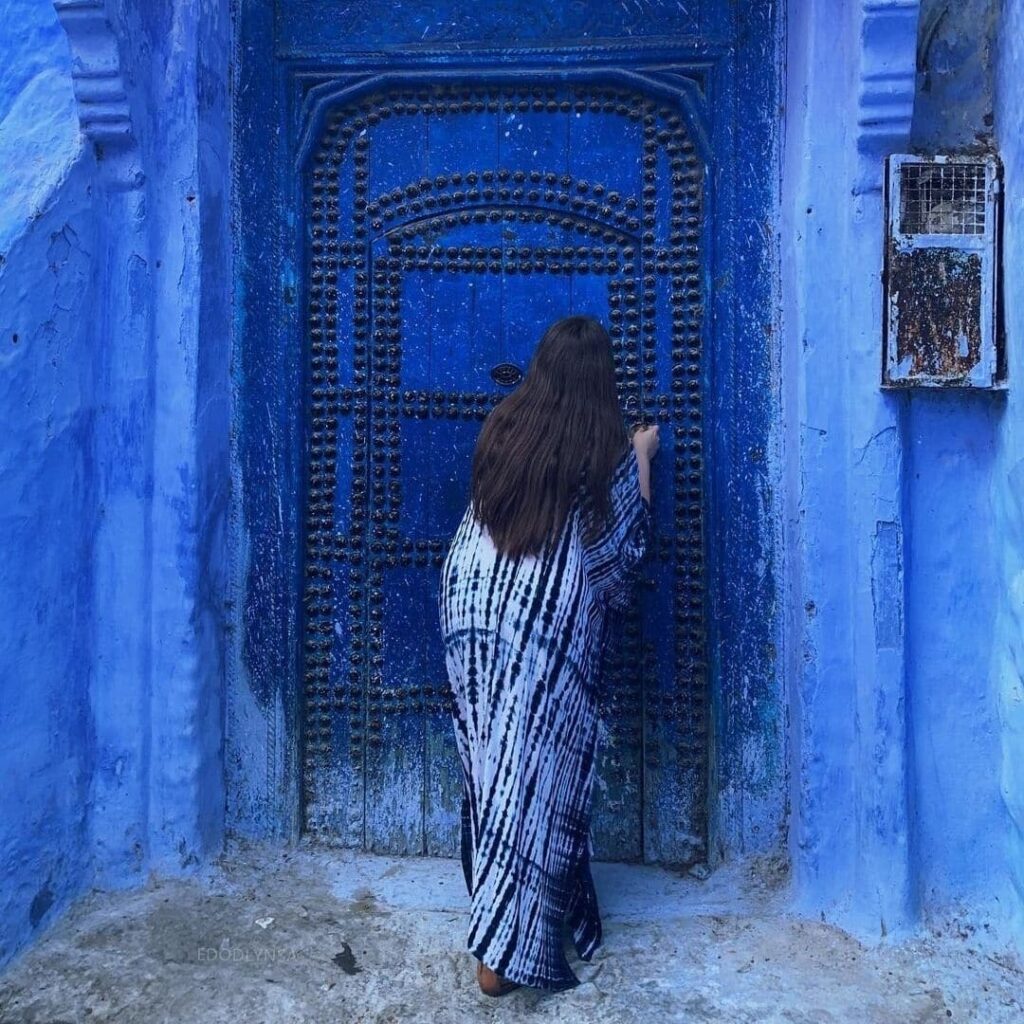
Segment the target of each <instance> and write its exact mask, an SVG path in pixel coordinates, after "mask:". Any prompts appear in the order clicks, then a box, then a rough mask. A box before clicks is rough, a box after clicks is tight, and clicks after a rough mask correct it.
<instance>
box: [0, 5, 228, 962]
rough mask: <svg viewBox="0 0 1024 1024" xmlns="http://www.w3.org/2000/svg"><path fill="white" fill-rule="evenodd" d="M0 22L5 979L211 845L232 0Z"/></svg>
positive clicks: (222, 617) (217, 803) (219, 709)
mask: <svg viewBox="0 0 1024 1024" xmlns="http://www.w3.org/2000/svg"><path fill="white" fill-rule="evenodd" d="M54 6H56V7H57V8H58V9H61V10H62V11H63V9H64V8H65V7H67V8H70V10H69V12H68V13H67V16H66V18H65V25H64V28H62V27H61V25H60V24H59V23H58V18H57V15H56V14H55V13H54ZM14 7H15V8H16V9H14V10H10V9H8V10H6V11H5V16H6V17H8V18H9V19H10V20H11V21H12V22H17V23H18V24H19V26H21V30H20V31H19V33H18V34H17V36H16V37H14V36H10V35H8V36H5V37H4V40H3V43H2V44H0V45H2V47H3V49H2V50H0V166H3V167H4V168H5V190H4V196H3V197H2V199H0V257H2V258H0V360H2V365H3V373H2V375H0V389H2V394H0V408H2V409H3V416H4V422H3V429H2V431H0V488H2V495H0V515H2V516H3V519H4V524H3V525H4V530H3V534H2V536H3V544H4V552H3V557H2V559H0V612H2V615H3V621H4V623H5V630H4V632H3V634H2V636H0V688H2V694H0V735H2V737H3V741H2V743H0V777H2V778H3V779H4V781H5V785H4V787H3V788H2V791H0V857H2V861H3V864H4V875H3V880H2V883H0V962H3V961H4V960H6V959H8V958H9V957H10V956H11V955H13V954H14V953H15V952H16V951H17V950H18V949H19V948H21V947H22V946H23V945H24V944H25V943H26V942H27V941H29V940H30V939H31V938H32V937H33V936H35V935H37V934H38V932H39V930H40V929H42V928H44V927H46V926H47V925H48V924H49V923H50V922H51V921H52V920H53V919H54V917H55V916H56V915H57V914H58V913H59V911H60V910H61V908H63V907H64V906H66V905H67V904H68V902H69V901H70V900H71V899H72V898H73V897H74V896H75V895H76V894H77V893H78V892H80V891H81V890H82V889H83V888H85V887H87V886H89V885H92V884H97V885H101V886H123V885H132V884H137V883H139V882H140V881H143V880H144V879H145V878H146V876H147V874H148V873H150V872H171V873H177V872H182V871H189V870H193V869H194V868H195V867H196V866H197V865H198V864H200V863H201V862H202V861H203V860H204V859H205V858H207V857H208V856H210V855H212V854H213V853H216V852H217V851H218V850H219V849H220V848H221V842H222V830H223V807H224V789H223V759H222V749H221V737H222V731H223V730H222V716H223V673H224V649H225V637H226V596H225V586H226V578H227V573H226V559H227V554H226V550H227V546H226V543H225V540H224V536H225V530H226V519H227V506H228V501H227V499H228V489H229V472H228V448H229V440H230V431H229V426H228V424H229V416H230V413H229V403H228V397H229V396H228V388H227V380H228V364H229V350H228V346H229V337H230V333H229V329H228V315H227V308H228V296H229V292H230V284H229V282H230V270H229V264H230V258H229V254H230V243H229V239H230V224H229V219H228V212H227V210H228V206H227V202H226V198H225V197H226V192H227V189H228V170H227V168H228V151H229V134H228V116H227V66H228V50H229V45H230V32H229V25H228V13H227V4H226V2H225V3H218V2H215V0H211V2H205V3H203V4H200V5H194V4H191V3H185V2H173V0H166V2H163V0H161V2H145V3H141V2H140V3H134V2H124V3H121V4H119V5H114V4H110V5H108V6H106V7H104V5H103V4H102V3H98V4H96V5H95V6H94V7H93V8H92V9H90V10H88V11H86V12H85V13H84V14H83V11H82V9H81V5H74V4H70V5H68V4H65V3H64V0H58V2H57V3H56V5H52V4H50V3H49V2H47V0H14ZM65 29H66V32H65ZM99 72H102V74H98V73H99ZM97 83H98V84H97ZM97 90H99V91H97ZM76 92H77V94H78V97H79V99H80V100H81V101H82V102H81V104H80V105H78V106H76V104H75V94H76ZM97 110H99V111H100V112H101V113H102V114H103V116H102V117H100V118H97V117H96V116H95V113H96V111H97Z"/></svg>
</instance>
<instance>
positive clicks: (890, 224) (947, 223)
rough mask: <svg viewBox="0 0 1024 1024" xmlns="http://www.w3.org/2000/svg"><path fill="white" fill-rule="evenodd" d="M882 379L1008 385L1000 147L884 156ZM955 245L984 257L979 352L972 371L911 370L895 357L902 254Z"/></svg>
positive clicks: (900, 383) (898, 383)
mask: <svg viewBox="0 0 1024 1024" xmlns="http://www.w3.org/2000/svg"><path fill="white" fill-rule="evenodd" d="M885 197H886V236H887V237H886V245H885V265H884V269H883V283H884V307H883V319H884V339H883V346H882V387H883V388H886V387H888V388H905V387H908V386H960V387H963V386H966V387H974V388H999V387H1004V386H1005V353H1004V352H1003V350H1002V324H1001V316H1000V270H1001V268H1000V266H999V258H1000V253H999V232H1000V227H1001V215H1002V210H1001V197H1002V168H1001V165H1000V163H999V160H998V158H997V157H996V156H995V155H994V154H989V153H984V154H964V155H959V154H958V155H955V156H953V155H929V156H921V155H920V154H903V153H900V154H894V155H892V156H890V157H888V159H887V160H886V177H885ZM926 249H954V250H957V251H960V252H964V253H971V254H976V255H977V258H978V259H979V261H980V265H981V288H982V293H981V309H980V319H981V322H980V334H981V358H979V360H978V362H977V364H976V365H975V366H973V367H972V368H971V371H970V373H969V374H967V375H966V376H951V377H946V376H936V375H925V374H915V375H913V376H911V375H908V374H906V373H904V372H902V371H901V369H900V367H899V365H898V359H897V334H898V330H899V322H898V307H897V303H896V301H895V299H896V295H897V293H896V291H895V285H894V282H893V281H892V278H891V274H892V265H891V264H892V261H893V257H894V256H895V255H896V254H904V253H911V252H915V251H921V250H926Z"/></svg>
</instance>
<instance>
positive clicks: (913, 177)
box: [900, 163, 986, 235]
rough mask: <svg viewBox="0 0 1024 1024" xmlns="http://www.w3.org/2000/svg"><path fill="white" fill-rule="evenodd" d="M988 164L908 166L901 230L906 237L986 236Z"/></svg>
mask: <svg viewBox="0 0 1024 1024" xmlns="http://www.w3.org/2000/svg"><path fill="white" fill-rule="evenodd" d="M985 184H986V182H985V165H984V164H970V163H955V164H933V163H920V164H911V163H904V164H903V165H902V167H901V168H900V231H901V232H902V233H903V234H905V235H920V234H931V235H983V234H984V233H985Z"/></svg>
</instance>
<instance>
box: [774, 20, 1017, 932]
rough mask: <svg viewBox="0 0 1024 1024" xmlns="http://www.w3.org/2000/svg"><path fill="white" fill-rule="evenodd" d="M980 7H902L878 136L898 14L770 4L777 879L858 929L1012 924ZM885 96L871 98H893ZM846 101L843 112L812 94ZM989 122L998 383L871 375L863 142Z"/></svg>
mask: <svg viewBox="0 0 1024 1024" xmlns="http://www.w3.org/2000/svg"><path fill="white" fill-rule="evenodd" d="M998 6H999V5H998V4H996V3H995V2H988V0H986V2H982V0H978V2H973V3H968V4H959V5H958V4H949V3H936V2H931V0H926V2H925V3H923V4H922V5H921V11H920V22H919V24H918V26H917V32H916V38H911V39H909V40H906V39H905V40H904V41H903V44H904V46H907V45H910V46H913V47H914V49H916V73H914V61H913V59H911V61H910V63H909V64H908V65H907V66H908V69H909V70H908V75H910V74H912V77H908V80H907V82H906V84H905V97H906V101H912V103H913V110H912V113H913V117H912V120H911V119H910V118H909V114H910V111H909V110H907V111H906V116H907V118H908V120H907V133H906V136H905V137H903V138H902V139H892V140H884V141H885V142H886V145H885V146H883V147H881V148H879V149H877V150H876V149H874V148H873V146H872V144H871V137H870V136H871V133H872V132H873V131H875V130H878V129H876V127H875V126H877V125H884V123H885V120H884V118H874V117H873V116H872V115H873V114H875V113H878V112H879V111H884V109H885V106H884V104H883V103H881V102H875V103H874V105H873V106H872V104H870V103H866V100H865V97H866V96H867V97H868V99H870V98H871V96H872V88H873V87H872V86H871V84H870V83H871V80H872V79H871V76H872V74H873V73H875V72H883V73H889V75H890V78H889V79H887V81H889V82H891V81H892V77H891V72H892V70H893V67H892V65H891V63H890V62H891V60H892V53H893V52H894V50H895V48H896V47H898V45H899V43H900V40H899V37H898V34H897V32H896V31H895V29H894V28H892V27H890V30H889V31H888V32H887V33H886V34H885V35H884V36H883V35H882V34H881V31H880V29H879V34H878V35H877V36H876V35H874V34H873V33H874V32H875V28H877V27H878V26H875V27H872V26H871V24H870V22H871V18H872V16H875V17H880V15H878V14H877V10H878V8H877V6H876V7H874V8H873V9H872V8H870V7H868V6H867V5H861V4H859V3H847V4H844V5H842V6H841V7H839V6H836V7H832V6H830V7H829V9H828V11H827V12H826V11H824V9H823V8H822V7H821V5H815V4H813V3H794V4H791V6H790V22H789V29H790V36H789V58H790V59H789V64H788V69H787V75H788V81H787V92H788V95H789V99H790V106H789V107H788V114H787V142H788V145H787V152H786V158H785V162H784V168H783V207H782V222H781V231H782V237H783V242H782V246H783V258H782V274H783V317H784V321H785V324H786V331H785V338H786V343H785V346H784V350H783V353H782V382H783V395H784V414H783V431H784V435H785V438H786V448H787V450H788V453H789V454H788V456H787V457H786V460H785V464H784V475H785V478H786V480H787V488H786V490H787V516H786V525H785V532H786V536H787V542H786V550H787V558H788V564H789V574H788V579H787V585H788V597H787V615H788V628H787V634H788V642H787V650H788V653H787V666H788V671H789V678H790V685H791V723H792V730H791V737H790V739H791V753H790V766H791V782H792V785H791V801H792V808H793V816H792V824H791V832H790V851H791V856H792V863H793V882H794V885H793V899H794V906H795V908H796V909H798V910H800V911H801V912H804V913H809V914H815V915H821V916H822V917H824V918H826V919H829V920H834V921H836V922H838V923H840V924H843V925H845V926H847V927H850V928H852V929H854V930H855V931H857V932H858V933H860V934H862V935H864V936H865V937H868V938H885V937H887V936H892V935H894V934H900V933H905V932H907V931H908V930H910V929H912V928H914V927H916V925H917V924H918V923H919V922H921V921H924V922H925V923H927V924H928V925H929V926H932V927H935V928H940V929H941V928H950V929H954V930H956V931H958V932H965V933H968V934H975V935H977V936H978V938H979V939H987V940H991V941H994V942H997V943H999V942H1005V941H1014V940H1016V941H1018V942H1020V941H1021V940H1022V939H1024V927H1022V924H1024V898H1022V893H1024V887H1022V885H1021V873H1022V865H1024V857H1022V853H1024V846H1022V837H1024V831H1022V824H1024V815H1022V807H1024V788H1022V774H1021V769H1020V765H1021V764H1022V763H1024V745H1022V742H1024V692H1022V687H1021V668H1020V666H1021V664H1022V663H1024V662H1022V658H1021V644H1022V631H1021V619H1022V615H1021V608H1022V596H1024V595H1022V580H1024V576H1021V575H1020V570H1021V564H1022V540H1024V538H1022V534H1021V529H1022V515H1021V512H1022V502H1024V489H1022V486H1021V485H1022V481H1024V468H1022V467H1024V461H1022V459H1021V448H1020V444H1021V432H1022V429H1024V418H1022V413H1021V410H1020V409H1019V408H1018V406H1019V404H1020V403H1019V395H1017V392H1018V391H1019V386H1018V385H1019V380H1018V383H1017V384H1015V383H1014V380H1015V379H1017V378H1019V377H1020V374H1021V372H1022V369H1024V368H1022V366H1021V362H1020V356H1019V354H1018V353H1017V352H1016V351H1015V349H1017V348H1019V347H1020V344H1021V341H1022V339H1024V334H1022V326H1024V325H1022V321H1021V316H1020V312H1021V310H1020V308H1019V306H1020V299H1021V294H1020V287H1019V281H1018V279H1017V278H1018V275H1016V274H1015V270H1014V268H1015V267H1016V264H1017V258H1018V257H1019V254H1020V242H1019V239H1018V238H1017V234H1018V233H1019V229H1020V228H1019V225H1020V219H1021V202H1022V185H1021V181H1020V179H1019V175H1020V173H1021V170H1020V168H1019V166H1018V165H1019V162H1020V154H1019V146H1020V143H1019V139H1018V138H1017V137H1016V134H1015V132H1016V133H1017V134H1019V128H1018V126H1019V113H1018V111H1019V109H1020V107H1019V104H1020V101H1021V98H1022V96H1021V94H1022V91H1024V76H1022V75H1021V72H1020V70H1019V68H1020V66H1021V65H1020V56H1021V54H1020V28H1021V14H1020V10H1019V8H1020V5H1019V4H1017V5H1015V6H1016V8H1017V9H1016V10H1011V7H1012V6H1014V5H1008V7H1007V15H1006V16H1007V22H1006V23H1005V24H1003V25H1002V26H999V25H998ZM837 19H838V21H839V23H840V24H844V25H845V26H846V31H845V32H843V33H841V34H840V40H839V42H838V43H837V42H836V39H835V24H836V21H837ZM865 26H866V27H865ZM904 27H905V28H908V27H909V26H904ZM883 44H884V45H883ZM825 52H828V53H829V55H830V57H829V59H828V60H823V59H822V54H824V53H825ZM909 52H910V54H911V58H913V55H914V51H913V50H910V51H909ZM872 54H875V56H874V57H873V56H872ZM865 82H866V83H868V85H867V86H865V84H864V83H865ZM899 92H900V88H899V85H898V84H897V85H895V86H893V87H892V89H891V93H892V95H891V96H890V97H889V100H887V101H886V102H891V103H892V104H894V105H893V106H892V107H891V108H890V112H893V113H895V112H898V110H899V109H901V108H900V107H899V106H898V104H900V103H905V100H903V99H901V98H900V96H899ZM858 108H859V114H860V116H859V117H858V118H856V119H855V118H854V117H852V116H849V117H843V118H834V117H830V116H829V114H828V111H829V110H830V109H831V110H835V109H843V110H849V111H851V112H852V111H854V110H858ZM883 130H884V129H883ZM993 131H994V133H995V141H996V142H998V143H999V144H1000V145H1001V146H1002V148H1003V156H1004V159H1005V160H1006V165H1007V193H1008V194H1007V248H1006V255H1005V259H1004V266H1005V268H1006V270H1007V326H1008V346H1009V352H1010V366H1011V371H1010V373H1011V386H1010V390H1009V392H1007V393H1005V394H995V393H990V394H985V393H977V394H969V393H964V392H963V391H960V392H955V393H942V392H934V391H933V392H930V393H925V392H904V393H899V394H894V393H885V392H882V391H881V390H880V389H879V387H878V383H879V363H880V357H879V346H880V341H881V308H882V306H881V294H880V293H881V280H880V276H879V272H880V271H881V266H882V260H881V246H882V239H883V213H884V206H883V197H882V193H881V174H880V168H881V163H880V158H881V156H882V154H883V153H884V152H887V151H891V149H892V148H897V149H907V148H910V149H921V150H922V151H957V150H962V149H965V148H973V147H985V146H987V145H990V144H992V142H993ZM1014 368H1016V378H1015V377H1014V373H1015V370H1014Z"/></svg>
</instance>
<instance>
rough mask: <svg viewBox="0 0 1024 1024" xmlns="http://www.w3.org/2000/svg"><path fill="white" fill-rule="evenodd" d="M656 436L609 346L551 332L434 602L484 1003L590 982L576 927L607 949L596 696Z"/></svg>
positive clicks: (473, 946) (503, 406) (572, 325)
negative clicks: (574, 964)
mask: <svg viewBox="0 0 1024 1024" xmlns="http://www.w3.org/2000/svg"><path fill="white" fill-rule="evenodd" d="M657 448H658V428H657V426H652V427H648V428H644V429H634V432H633V433H632V442H631V443H630V438H629V436H627V433H626V428H625V424H624V422H623V417H622V412H621V410H620V408H619V403H618V397H617V394H616V389H615V363H614V357H613V354H612V346H611V339H610V338H609V337H608V333H607V331H606V330H605V329H604V327H603V326H602V325H601V323H600V322H599V321H597V320H595V319H594V318H592V317H587V316H570V317H566V318H565V319H562V320H559V321H557V322H555V323H553V324H552V325H551V326H550V327H549V328H548V329H547V331H545V333H544V336H543V337H542V338H541V340H540V343H539V345H538V346H537V349H536V351H535V353H534V355H533V359H532V360H531V362H530V366H529V369H528V371H527V373H526V376H525V377H524V379H523V381H522V383H521V384H520V385H519V387H518V388H517V389H516V390H515V391H514V392H513V393H512V394H511V395H509V396H508V397H506V398H505V399H504V400H503V401H502V402H501V403H500V404H499V405H497V406H496V407H495V409H494V410H493V411H492V412H491V413H490V415H489V416H488V417H487V420H486V422H485V423H484V426H483V429H482V430H481V432H480V436H479V438H478V440H477V443H476V449H475V451H474V454H473V468H472V484H471V488H470V490H471V500H470V502H469V506H468V508H467V509H466V512H465V515H464V516H463V518H462V521H461V523H460V524H459V527H458V529H457V530H456V533H455V537H454V539H453V540H452V543H451V547H450V549H449V551H448V554H447V556H446V558H445V561H444V564H443V566H442V570H441V582H440V589H439V592H438V600H439V610H440V616H441V630H442V634H443V638H444V643H445V660H446V666H447V671H448V678H449V682H450V684H451V689H452V693H453V696H454V702H453V705H452V717H453V721H454V724H455V735H456V744H457V747H458V752H459V758H460V761H461V762H462V770H463V783H464V791H463V799H462V868H463V873H464V875H465V879H466V888H467V890H468V892H469V895H470V900H471V912H470V928H469V939H468V948H469V949H470V950H471V951H472V952H473V953H474V955H475V956H476V957H477V959H478V961H479V963H478V965H477V979H478V981H479V984H480V987H481V989H482V990H483V991H484V992H485V993H487V994H488V995H502V994H504V993H505V992H507V991H510V990H511V989H513V988H518V987H519V986H520V985H528V986H532V987H535V988H541V989H556V990H557V989H565V988H571V987H573V986H575V985H578V984H579V978H577V977H576V975H575V974H574V973H573V971H572V968H571V967H570V966H569V962H568V960H567V959H566V956H565V952H564V950H563V945H562V944H563V926H564V925H567V926H568V928H569V929H570V931H571V934H572V938H573V943H574V945H575V948H576V952H577V953H578V954H579V956H580V958H581V959H583V960H587V961H589V960H590V959H591V957H592V956H593V953H594V951H595V950H596V949H597V947H598V945H599V944H600V942H601V921H600V917H599V915H598V907H597V897H596V894H595V892H594V884H593V881H592V879H591V875H590V853H591V849H590V833H589V828H590V793H591V783H592V777H593V766H594V753H595V750H594V748H595V740H596V726H597V707H596V701H595V685H596V682H597V673H598V671H599V669H600V665H601V658H602V648H603V646H604V641H605V623H606V620H607V616H606V612H607V609H608V608H609V607H611V608H617V609H621V608H624V607H626V605H627V604H628V603H629V600H630V594H631V590H632V586H633V583H634V582H635V578H636V576H637V573H638V563H639V562H640V559H641V558H642V557H643V555H644V553H645V551H646V549H647V545H648V542H649V538H650V530H651V505H650V501H651V493H650V460H651V458H652V456H653V455H654V454H655V452H656V451H657Z"/></svg>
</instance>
